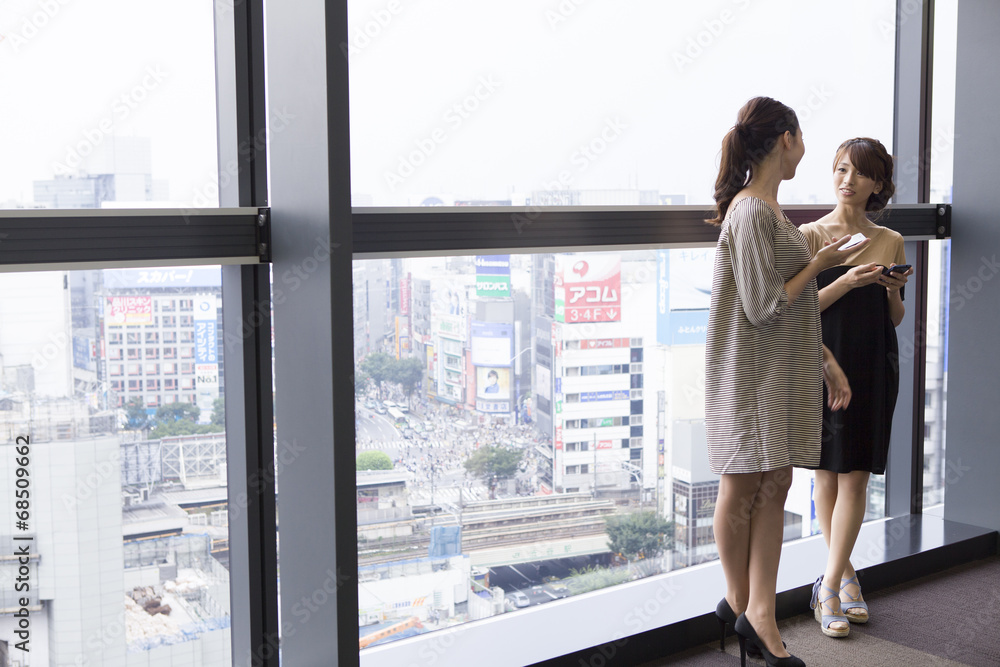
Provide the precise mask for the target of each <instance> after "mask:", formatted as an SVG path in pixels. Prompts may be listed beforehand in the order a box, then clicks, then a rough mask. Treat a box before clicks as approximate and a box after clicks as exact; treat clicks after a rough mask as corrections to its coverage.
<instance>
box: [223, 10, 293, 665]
mask: <svg viewBox="0 0 1000 667" xmlns="http://www.w3.org/2000/svg"><path fill="white" fill-rule="evenodd" d="M233 22H234V23H233V38H234V54H233V55H234V68H235V87H236V99H235V113H236V128H237V132H236V141H237V145H236V156H235V161H236V164H237V170H238V171H237V179H236V183H237V193H236V197H237V199H238V202H239V205H240V206H248V207H263V206H267V154H266V146H267V111H266V104H265V89H264V3H263V0H251V1H248V2H242V3H234V4H233ZM226 166H227V165H226V164H222V165H220V167H221V168H226ZM220 176H221V175H220ZM262 215H263V217H259V218H258V220H257V221H256V222H257V223H258V224H256V226H255V231H256V244H257V248H258V254H259V255H260V256H263V257H265V258H268V257H269V253H270V247H269V240H270V239H269V236H268V234H267V231H268V224H267V223H268V219H267V215H266V213H263V214H262ZM239 286H240V292H241V301H242V315H243V324H242V328H243V331H244V332H245V335H242V336H241V338H242V344H241V345H240V346H239V349H240V350H241V351H242V357H243V358H242V362H243V386H242V390H243V391H242V399H243V404H242V406H241V407H242V410H240V412H241V413H242V415H243V421H244V425H245V426H244V427H245V440H244V442H243V443H241V444H243V446H244V447H245V451H246V454H245V456H246V467H245V469H244V470H245V472H246V474H247V476H248V477H247V508H246V519H245V520H246V530H247V535H248V540H247V544H246V547H247V553H246V554H245V557H246V558H247V565H248V582H249V597H250V608H249V610H248V611H249V624H250V627H249V637H248V639H249V641H250V647H251V649H252V651H253V653H252V658H253V661H254V662H253V664H256V665H262V666H264V667H266V666H268V665H274V666H276V665H278V664H279V661H278V651H277V646H278V641H279V628H278V560H277V559H278V547H277V509H276V500H275V471H274V405H273V396H272V394H271V386H272V370H271V287H270V265H264V266H244V267H241V270H240V280H239ZM237 446H239V445H237Z"/></svg>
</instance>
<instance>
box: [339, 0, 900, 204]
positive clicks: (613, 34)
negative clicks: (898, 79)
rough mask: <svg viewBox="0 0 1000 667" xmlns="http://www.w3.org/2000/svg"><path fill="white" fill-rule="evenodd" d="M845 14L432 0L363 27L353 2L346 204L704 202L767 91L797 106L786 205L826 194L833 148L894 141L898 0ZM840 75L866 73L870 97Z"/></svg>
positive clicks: (359, 1) (650, 2)
mask: <svg viewBox="0 0 1000 667" xmlns="http://www.w3.org/2000/svg"><path fill="white" fill-rule="evenodd" d="M849 7H850V10H849V11H844V12H830V11H829V9H828V8H827V7H824V6H822V5H808V4H805V5H804V4H803V3H800V2H794V0H780V1H775V2H771V3H769V4H768V5H767V9H766V10H762V8H760V7H758V6H757V5H755V4H753V3H750V2H731V1H730V0H725V1H722V0H715V1H712V2H701V3H676V2H669V3H668V2H658V1H656V0H642V1H640V2H631V3H627V4H626V5H620V4H613V3H612V4H607V3H606V4H601V3H597V4H588V5H587V6H585V7H584V6H581V5H580V4H579V3H564V4H563V5H559V6H555V5H552V6H550V5H545V4H543V5H539V4H538V3H537V2H532V1H531V0H516V1H514V2H508V3H505V5H504V12H503V16H502V17H501V16H498V15H497V14H496V13H495V12H494V11H492V10H491V9H488V8H487V7H486V6H485V5H478V4H475V3H472V4H470V5H469V6H468V7H465V8H464V9H462V10H461V11H456V10H455V7H454V6H453V5H450V4H449V5H445V4H442V5H438V6H436V7H427V8H422V9H421V10H420V11H418V12H417V11H407V10H405V9H402V10H400V11H398V12H396V13H389V14H391V23H389V24H388V25H386V26H384V27H383V28H381V29H380V30H379V32H378V34H377V35H376V36H374V37H373V36H370V35H369V34H366V32H365V30H366V26H367V25H368V24H370V23H371V22H372V21H373V15H374V14H376V13H377V12H380V11H381V12H383V13H385V12H387V10H386V9H385V6H384V3H379V2H378V1H377V0H368V1H365V0H352V1H351V2H349V3H348V9H349V16H350V22H351V29H350V35H352V37H351V39H350V40H349V44H348V46H347V53H348V57H349V60H350V85H351V90H350V100H351V179H352V190H353V202H354V204H355V205H356V206H420V205H425V206H431V205H439V206H440V205H449V206H450V205H456V206H461V205H468V206H474V205H494V206H496V205H501V206H502V205H515V206H522V205H537V206H546V205H584V206H587V205H658V204H708V203H711V201H712V199H711V197H712V190H713V184H714V183H715V177H716V170H717V168H718V153H719V147H720V140H721V137H722V136H723V134H724V133H725V131H726V130H728V129H729V128H730V127H731V126H732V125H733V123H734V122H735V119H736V110H737V109H739V107H740V106H741V105H742V104H743V103H744V102H745V101H746V100H747V99H749V98H750V97H752V96H754V95H757V94H762V93H763V94H767V95H770V96H771V97H774V98H776V99H778V100H781V101H782V102H784V103H786V104H788V105H789V106H791V107H793V108H794V109H796V111H797V113H798V116H799V119H800V121H801V122H802V125H803V128H804V131H805V140H806V144H807V147H808V150H807V151H806V155H805V158H804V160H803V162H802V164H801V165H800V166H799V171H798V175H797V176H796V178H795V179H794V180H793V181H790V182H787V183H785V184H783V185H782V203H788V204H792V203H811V202H831V203H832V194H831V188H830V185H829V171H830V168H829V165H830V162H831V160H832V159H833V154H834V150H835V149H836V147H837V146H838V145H839V144H840V143H841V142H842V141H844V140H845V139H847V138H849V137H851V136H858V135H862V136H873V137H876V138H878V139H880V140H881V141H882V142H883V143H885V144H886V146H887V148H888V149H889V150H890V152H891V151H892V146H891V143H892V130H893V115H892V113H893V90H894V78H893V74H894V71H895V68H894V63H895V39H894V37H895V27H894V26H895V8H896V2H895V1H894V0H878V1H877V2H868V3H861V2H852V3H851V4H850V5H849ZM804 25H808V26H809V28H810V29H809V30H802V29H801V27H802V26H804ZM469 26H476V28H475V29H470V28H469ZM774 34H780V35H781V38H780V39H761V35H774ZM512 35H516V36H517V48H511V36H512ZM595 35H600V38H599V41H600V43H601V45H602V46H601V48H595V47H594V45H595V39H598V38H596V37H595ZM789 53H794V54H795V57H794V58H792V59H789V57H788V54H789ZM455 54H461V57H460V58H456V57H455ZM834 54H836V55H834ZM734 62H739V63H741V67H740V77H739V78H738V80H737V79H734V76H733V75H734V70H733V63H734ZM443 71H447V72H448V73H449V74H448V76H447V77H441V76H436V75H434V74H431V73H434V72H443ZM844 71H852V72H864V73H865V75H864V76H865V93H864V99H865V103H864V104H859V103H858V99H857V96H856V95H854V94H851V93H850V89H849V87H847V86H845V80H844V77H843V73H844ZM775 72H781V73H782V76H780V77H776V76H774V73H775ZM711 81H727V82H732V83H731V84H728V85H719V86H712V85H709V84H708V83H707V82H711ZM706 91H710V97H711V101H710V102H708V101H707V99H706ZM528 100H530V103H526V101H528ZM403 115H405V118H406V122H400V119H401V118H402V117H403ZM484 156H489V157H488V159H484ZM668 156H673V157H668ZM676 156H683V158H682V159H681V158H678V157H676Z"/></svg>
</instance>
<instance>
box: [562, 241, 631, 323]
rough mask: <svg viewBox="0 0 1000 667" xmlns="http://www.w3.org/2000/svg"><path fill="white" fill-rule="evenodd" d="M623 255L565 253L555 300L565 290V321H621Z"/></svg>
mask: <svg viewBox="0 0 1000 667" xmlns="http://www.w3.org/2000/svg"><path fill="white" fill-rule="evenodd" d="M621 276H622V270H621V257H619V256H618V255H611V256H607V255H587V259H579V256H577V255H571V256H564V257H563V261H562V271H561V273H560V281H559V282H560V283H561V287H557V296H556V301H557V302H558V301H559V294H558V292H559V291H560V290H562V291H563V294H562V296H563V302H564V305H565V313H564V319H563V321H565V322H567V323H573V322H620V321H621V319H622V311H621V305H622V301H621Z"/></svg>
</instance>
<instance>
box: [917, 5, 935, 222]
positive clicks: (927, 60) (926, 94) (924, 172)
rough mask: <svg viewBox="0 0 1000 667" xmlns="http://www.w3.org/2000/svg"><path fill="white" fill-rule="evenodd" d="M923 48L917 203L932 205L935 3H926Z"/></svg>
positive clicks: (922, 26) (923, 20)
mask: <svg viewBox="0 0 1000 667" xmlns="http://www.w3.org/2000/svg"><path fill="white" fill-rule="evenodd" d="M922 11H923V16H922V17H921V19H922V20H921V28H922V29H921V32H922V35H921V39H920V42H921V49H920V137H919V139H918V142H919V150H920V161H919V162H918V163H917V168H918V172H917V201H918V202H920V203H921V204H926V203H928V202H930V197H931V160H932V158H933V156H932V155H931V146H932V143H931V142H932V140H933V137H932V136H931V129H932V128H931V113H932V111H933V109H932V105H931V101H932V96H933V82H934V0H923V6H922Z"/></svg>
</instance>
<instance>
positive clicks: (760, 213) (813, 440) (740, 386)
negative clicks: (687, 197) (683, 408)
mask: <svg viewBox="0 0 1000 667" xmlns="http://www.w3.org/2000/svg"><path fill="white" fill-rule="evenodd" d="M811 257H812V253H811V251H810V248H809V243H808V242H807V241H806V239H805V237H804V236H803V235H802V233H801V232H799V230H798V229H796V228H795V226H794V225H793V224H792V223H791V222H789V221H788V220H787V219H785V220H779V219H778V217H777V216H776V215H775V214H774V211H773V210H772V209H771V207H770V206H768V205H767V204H766V203H765V202H764V201H763V200H761V199H757V198H756V197H748V198H746V199H742V200H740V201H739V202H738V203H737V204H736V205H735V206H731V207H730V208H729V212H728V215H727V216H726V219H725V221H724V222H723V223H722V229H721V232H720V234H719V243H718V245H717V247H716V254H715V270H714V274H713V277H712V303H711V310H710V311H709V316H708V337H707V340H706V349H705V375H706V377H705V435H706V439H707V442H708V461H709V467H710V468H711V470H712V472H714V473H715V474H734V473H754V472H764V471H768V470H776V469H778V468H782V467H785V466H787V465H793V466H799V467H805V468H815V467H816V466H818V465H819V458H820V434H821V428H822V419H823V351H822V340H821V330H820V315H819V298H818V296H817V291H816V281H815V280H811V281H809V283H808V285H807V286H806V288H805V289H804V290H803V292H802V294H800V295H799V297H798V298H797V299H795V302H794V303H792V305H788V294H787V293H786V292H785V288H784V285H785V283H786V282H787V281H788V280H790V279H791V278H792V277H794V276H795V275H796V274H797V273H798V272H799V271H801V270H802V269H803V268H805V266H806V265H807V264H808V263H809V260H810V258H811Z"/></svg>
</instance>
